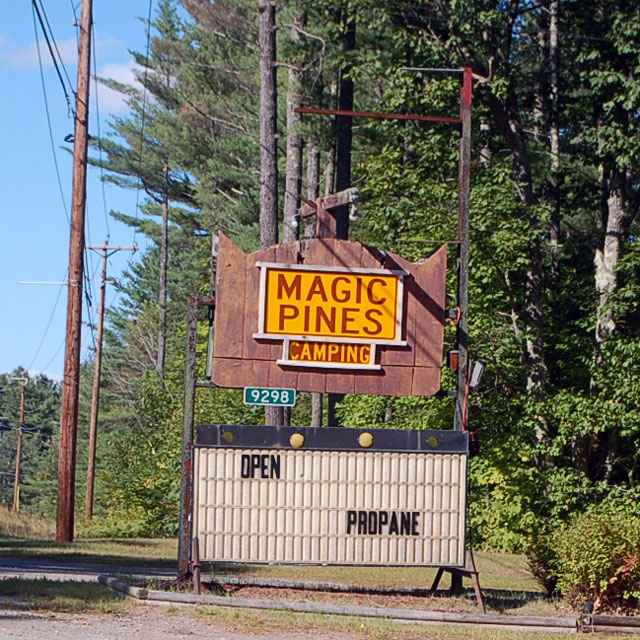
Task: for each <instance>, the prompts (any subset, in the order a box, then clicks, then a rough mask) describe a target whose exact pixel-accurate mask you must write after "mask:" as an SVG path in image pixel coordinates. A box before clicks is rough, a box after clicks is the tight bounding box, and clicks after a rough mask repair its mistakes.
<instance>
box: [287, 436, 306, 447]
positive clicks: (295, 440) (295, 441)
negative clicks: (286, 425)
mask: <svg viewBox="0 0 640 640" xmlns="http://www.w3.org/2000/svg"><path fill="white" fill-rule="evenodd" d="M289 443H290V444H291V446H292V447H295V448H296V449H299V448H300V447H302V446H303V445H304V436H303V435H302V434H301V433H294V434H293V435H292V436H291V437H290V438H289Z"/></svg>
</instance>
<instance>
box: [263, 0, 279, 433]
mask: <svg viewBox="0 0 640 640" xmlns="http://www.w3.org/2000/svg"><path fill="white" fill-rule="evenodd" d="M259 10H260V29H259V42H260V246H261V247H262V248H266V247H269V246H271V245H274V244H277V243H278V138H277V134H278V131H277V112H278V94H277V78H276V3H275V2H274V1H272V0H259ZM264 418H265V424H267V425H281V424H282V422H283V413H282V407H266V408H265V411H264Z"/></svg>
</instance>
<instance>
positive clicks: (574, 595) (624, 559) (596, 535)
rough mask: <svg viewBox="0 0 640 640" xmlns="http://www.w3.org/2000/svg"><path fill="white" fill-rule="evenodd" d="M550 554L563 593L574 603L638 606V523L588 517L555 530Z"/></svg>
mask: <svg viewBox="0 0 640 640" xmlns="http://www.w3.org/2000/svg"><path fill="white" fill-rule="evenodd" d="M549 552H550V553H551V554H553V555H555V558H554V560H553V564H554V565H555V567H554V572H555V575H556V577H557V579H558V588H559V590H560V592H561V593H562V594H563V595H564V596H565V597H566V598H567V599H568V600H569V601H570V602H571V603H572V604H576V605H577V604H581V603H583V602H584V601H586V600H591V601H592V602H594V603H595V604H596V606H597V607H598V608H600V609H620V608H622V609H627V608H631V607H635V606H636V605H637V604H638V601H639V600H640V517H638V516H630V515H626V514H621V513H612V512H608V513H605V512H601V513H586V514H584V515H581V516H579V517H578V518H577V519H576V520H575V521H574V522H573V523H572V524H570V525H567V526H565V527H561V528H559V529H557V530H556V531H555V532H554V533H553V534H552V537H551V548H550V550H549Z"/></svg>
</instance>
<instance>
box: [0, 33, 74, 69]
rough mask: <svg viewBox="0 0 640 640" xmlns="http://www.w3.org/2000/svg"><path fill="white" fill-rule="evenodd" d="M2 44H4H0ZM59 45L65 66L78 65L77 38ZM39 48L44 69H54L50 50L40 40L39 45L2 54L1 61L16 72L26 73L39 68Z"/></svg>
mask: <svg viewBox="0 0 640 640" xmlns="http://www.w3.org/2000/svg"><path fill="white" fill-rule="evenodd" d="M0 44H3V43H2V42H0ZM56 44H57V45H58V51H59V52H60V58H61V59H62V62H63V63H64V64H70V65H71V64H72V65H75V64H76V60H77V59H78V45H77V42H76V39H75V38H69V40H62V41H60V42H57V43H56ZM38 48H39V49H40V57H41V59H42V66H43V67H52V66H53V60H52V59H51V55H50V53H49V48H48V47H47V43H46V42H45V41H44V40H39V41H38V42H37V43H35V42H32V43H31V44H30V45H28V46H26V47H24V48H22V49H13V50H12V51H7V52H2V53H0V60H2V61H3V62H5V63H7V64H8V65H9V66H10V67H12V68H13V69H15V70H16V71H25V70H32V69H37V68H38Z"/></svg>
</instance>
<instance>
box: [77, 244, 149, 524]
mask: <svg viewBox="0 0 640 640" xmlns="http://www.w3.org/2000/svg"><path fill="white" fill-rule="evenodd" d="M87 249H93V250H95V251H101V252H102V279H101V284H100V306H99V307H98V336H97V338H96V359H95V362H94V364H93V394H92V397H91V420H90V422H89V460H88V463H87V494H86V498H85V503H84V517H85V518H87V519H89V518H91V517H92V516H93V489H94V485H95V469H96V442H97V437H98V407H99V404H100V372H101V370H102V333H103V328H104V298H105V293H106V289H107V259H108V258H109V257H110V256H112V255H113V254H114V253H116V252H117V251H134V252H135V251H137V250H138V246H137V245H136V244H134V245H133V246H131V247H114V246H112V245H110V244H109V241H108V240H107V241H106V242H105V243H104V244H89V245H87Z"/></svg>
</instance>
